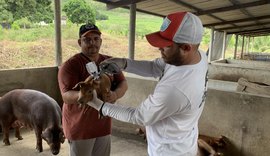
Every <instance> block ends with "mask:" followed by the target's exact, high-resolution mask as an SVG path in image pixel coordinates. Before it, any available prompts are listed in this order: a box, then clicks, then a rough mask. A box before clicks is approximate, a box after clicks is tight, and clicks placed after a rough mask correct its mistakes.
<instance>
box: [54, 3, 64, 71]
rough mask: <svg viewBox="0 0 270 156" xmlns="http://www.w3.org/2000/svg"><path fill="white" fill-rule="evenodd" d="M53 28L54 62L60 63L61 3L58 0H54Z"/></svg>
mask: <svg viewBox="0 0 270 156" xmlns="http://www.w3.org/2000/svg"><path fill="white" fill-rule="evenodd" d="M54 30H55V57H56V58H55V59H56V60H55V64H56V65H57V66H60V65H61V64H62V42H61V5H60V0H54Z"/></svg>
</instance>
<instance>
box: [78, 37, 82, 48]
mask: <svg viewBox="0 0 270 156" xmlns="http://www.w3.org/2000/svg"><path fill="white" fill-rule="evenodd" d="M81 43H82V42H81V39H80V38H79V39H78V44H79V46H81Z"/></svg>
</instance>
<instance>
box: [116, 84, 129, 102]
mask: <svg viewBox="0 0 270 156" xmlns="http://www.w3.org/2000/svg"><path fill="white" fill-rule="evenodd" d="M127 89H128V86H127V81H126V80H124V81H122V82H121V83H119V84H118V86H117V88H116V89H115V91H114V92H115V93H116V95H117V99H120V98H121V97H123V96H124V95H125V92H126V91H127Z"/></svg>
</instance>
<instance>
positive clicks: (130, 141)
mask: <svg viewBox="0 0 270 156" xmlns="http://www.w3.org/2000/svg"><path fill="white" fill-rule="evenodd" d="M114 123H115V124H114V127H113V132H112V148H111V156H138V155H139V156H147V145H146V143H145V142H144V140H143V138H142V137H141V136H138V135H136V134H135V129H136V127H135V126H134V125H128V126H127V125H126V124H122V123H121V122H116V121H114ZM21 135H22V137H23V140H17V138H15V137H14V133H13V131H12V132H11V134H10V143H11V145H10V146H5V145H4V143H3V142H2V139H3V138H2V134H1V133H0V140H1V143H0V156H37V155H38V156H48V155H52V154H51V152H50V150H49V146H48V145H47V143H46V142H45V141H43V150H44V151H43V152H42V153H38V152H37V151H36V149H35V147H36V137H35V134H34V131H30V130H25V129H22V130H21ZM68 151H69V149H68V143H67V140H65V143H64V144H62V146H61V150H60V153H59V154H58V155H59V156H68V155H69V154H68Z"/></svg>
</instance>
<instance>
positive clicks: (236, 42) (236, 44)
mask: <svg viewBox="0 0 270 156" xmlns="http://www.w3.org/2000/svg"><path fill="white" fill-rule="evenodd" d="M237 47H238V35H235V45H234V54H233V59H236V55H237Z"/></svg>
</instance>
